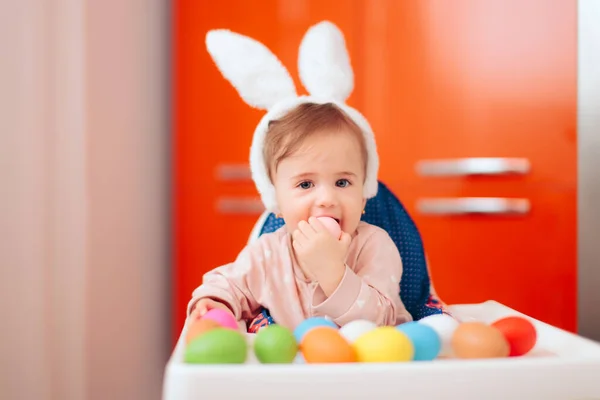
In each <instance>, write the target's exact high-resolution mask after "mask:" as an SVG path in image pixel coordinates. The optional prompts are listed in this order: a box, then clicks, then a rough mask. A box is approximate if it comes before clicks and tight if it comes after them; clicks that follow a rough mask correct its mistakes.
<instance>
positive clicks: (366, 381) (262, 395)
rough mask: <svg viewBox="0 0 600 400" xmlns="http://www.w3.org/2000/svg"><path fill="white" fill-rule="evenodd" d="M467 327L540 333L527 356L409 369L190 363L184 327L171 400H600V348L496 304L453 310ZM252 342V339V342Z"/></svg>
mask: <svg viewBox="0 0 600 400" xmlns="http://www.w3.org/2000/svg"><path fill="white" fill-rule="evenodd" d="M450 310H451V312H452V314H453V315H454V316H455V317H456V318H457V319H459V320H460V321H463V322H464V321H473V320H476V321H482V322H485V323H491V322H493V321H495V320H497V319H499V318H502V317H506V316H509V315H520V316H524V317H526V318H528V319H529V320H531V321H532V322H533V323H534V325H535V327H536V329H537V332H538V341H537V344H536V346H535V348H534V349H533V350H532V351H531V352H530V353H529V354H527V355H526V356H523V357H513V358H502V359H485V360H458V359H437V360H434V361H428V362H407V363H387V364H384V363H381V364H369V363H353V364H303V363H301V362H299V363H295V364H287V365H274V364H271V365H262V364H259V363H258V362H257V361H256V359H255V358H254V356H253V353H252V350H251V349H250V354H249V359H248V362H247V364H244V365H190V364H185V363H184V362H183V352H184V338H185V332H186V327H184V328H183V330H182V333H181V335H180V337H179V340H178V342H177V345H176V347H175V349H174V351H173V354H172V356H171V358H170V360H169V362H168V364H167V366H166V370H165V375H164V385H163V400H196V399H244V398H248V399H254V398H256V399H261V400H264V399H319V400H321V399H334V398H336V399H337V398H343V399H349V398H352V399H369V398H372V399H377V400H380V399H461V400H463V399H478V400H480V399H486V400H489V399H527V400H531V399H544V400H548V399H572V400H583V399H586V400H589V399H600V344H599V343H596V342H594V341H591V340H588V339H585V338H583V337H581V336H577V335H574V334H571V333H569V332H566V331H563V330H561V329H558V328H555V327H553V326H551V325H548V324H545V323H543V322H540V321H537V320H535V319H533V318H530V317H528V316H526V315H523V314H521V313H519V312H517V311H515V310H513V309H511V308H508V307H506V306H504V305H502V304H500V303H498V302H495V301H487V302H484V303H481V304H463V305H454V306H450ZM251 336H252V335H249V340H252V337H251Z"/></svg>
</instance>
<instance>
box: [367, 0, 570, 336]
mask: <svg viewBox="0 0 600 400" xmlns="http://www.w3.org/2000/svg"><path fill="white" fill-rule="evenodd" d="M365 6H366V7H367V12H365V16H366V18H367V19H368V20H366V21H365V27H366V29H365V30H364V35H365V36H364V46H365V50H364V52H365V53H364V55H365V56H364V58H363V64H362V65H361V69H360V71H359V72H360V75H358V77H357V85H359V87H358V88H357V90H358V92H359V93H360V99H361V104H360V105H359V107H361V109H363V110H364V112H365V114H366V115H367V117H368V118H369V119H370V121H371V124H372V125H373V128H374V130H375V133H376V135H377V140H378V146H379V151H380V155H381V163H382V168H381V179H382V180H384V181H385V182H387V183H388V184H389V185H390V187H391V188H392V190H394V192H395V193H396V194H397V195H398V196H399V197H400V198H401V200H402V201H403V202H404V203H405V204H406V205H407V207H408V208H409V211H410V213H411V214H412V215H413V217H414V218H415V220H416V223H417V225H418V226H419V228H420V230H421V232H422V235H423V238H424V242H425V248H426V250H427V253H428V256H429V260H430V262H431V269H432V275H433V278H434V282H435V285H436V289H437V291H438V292H439V294H440V296H441V297H442V298H443V299H444V301H446V302H449V303H464V302H467V303H472V302H480V301H484V300H487V299H494V300H497V301H500V302H502V303H504V304H506V305H508V306H510V307H514V308H516V309H518V310H520V311H522V312H524V313H527V314H530V315H532V316H534V317H536V318H539V319H541V320H543V321H546V322H548V323H551V324H554V325H557V326H559V327H562V328H565V329H568V330H571V331H574V330H575V328H576V320H577V315H576V311H577V310H576V279H577V263H576V180H577V175H576V173H577V171H576V160H577V158H576V157H577V154H576V146H577V140H576V107H577V104H576V98H577V75H576V74H577V14H576V8H577V5H576V2H568V1H567V2H548V1H545V0H527V1H520V0H509V1H507V0H472V1H469V0H456V1H452V2H440V1H409V2H404V1H393V0H390V1H387V2H372V3H371V2H366V3H365ZM368 9H372V10H371V11H368ZM369 44H372V45H369ZM485 157H494V158H499V159H496V160H491V162H490V160H482V159H481V158H485ZM465 159H466V160H465ZM502 171H509V172H510V173H502ZM473 197H475V198H476V199H473ZM480 197H485V198H486V199H479V198H480ZM490 198H493V199H490Z"/></svg>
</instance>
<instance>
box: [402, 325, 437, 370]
mask: <svg viewBox="0 0 600 400" xmlns="http://www.w3.org/2000/svg"><path fill="white" fill-rule="evenodd" d="M396 328H397V329H398V330H399V331H400V332H402V333H404V334H405V335H406V336H408V338H409V339H410V341H411V342H412V344H413V347H414V350H415V354H414V357H413V360H415V361H430V360H433V359H435V358H436V357H437V356H438V354H439V353H440V350H441V349H442V341H441V339H440V336H439V335H438V334H437V332H436V331H435V330H434V329H433V328H432V327H430V326H428V325H425V324H419V323H418V322H415V321H411V322H406V323H404V324H401V325H398V326H397V327H396Z"/></svg>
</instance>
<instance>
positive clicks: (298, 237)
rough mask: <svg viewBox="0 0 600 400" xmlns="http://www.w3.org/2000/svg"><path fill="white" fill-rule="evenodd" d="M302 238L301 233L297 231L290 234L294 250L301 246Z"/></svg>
mask: <svg viewBox="0 0 600 400" xmlns="http://www.w3.org/2000/svg"><path fill="white" fill-rule="evenodd" d="M303 241H304V238H303V237H302V233H298V234H295V235H293V236H292V247H293V248H294V250H297V249H301V248H302V242H303Z"/></svg>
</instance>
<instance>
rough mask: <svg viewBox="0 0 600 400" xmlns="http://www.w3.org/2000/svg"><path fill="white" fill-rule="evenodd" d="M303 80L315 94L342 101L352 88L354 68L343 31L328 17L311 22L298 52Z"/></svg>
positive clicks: (300, 73)
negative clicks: (317, 21) (313, 23)
mask: <svg viewBox="0 0 600 400" xmlns="http://www.w3.org/2000/svg"><path fill="white" fill-rule="evenodd" d="M298 71H299V75H300V79H301V80H302V84H303V85H304V87H305V88H306V90H308V92H309V93H310V94H311V96H315V97H323V98H332V99H335V100H337V101H339V102H345V101H346V99H347V98H348V97H349V96H350V93H352V89H353V88H354V72H353V71H352V66H351V65H350V56H349V55H348V51H347V49H346V42H345V40H344V35H343V34H342V32H341V31H340V30H339V29H338V27H337V26H335V25H334V24H332V23H331V22H329V21H323V22H320V23H318V24H316V25H314V26H312V27H311V28H310V29H309V30H308V31H307V32H306V34H305V35H304V38H303V39H302V43H301V44H300V51H299V54H298Z"/></svg>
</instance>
